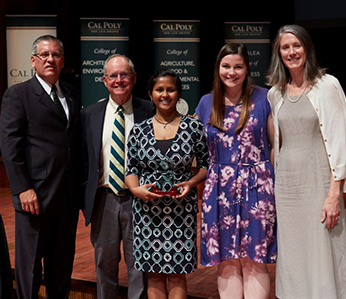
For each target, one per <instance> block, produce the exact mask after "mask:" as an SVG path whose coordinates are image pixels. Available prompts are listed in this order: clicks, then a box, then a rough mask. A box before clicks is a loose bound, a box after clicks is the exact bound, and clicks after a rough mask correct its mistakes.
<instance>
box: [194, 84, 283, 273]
mask: <svg viewBox="0 0 346 299" xmlns="http://www.w3.org/2000/svg"><path fill="white" fill-rule="evenodd" d="M266 94H267V90H266V89H264V88H259V87H256V88H254V90H253V93H252V107H251V109H250V113H249V119H248V121H247V123H246V125H245V127H244V128H243V130H242V131H241V132H240V133H239V134H236V133H235V129H236V127H237V125H238V121H239V115H240V111H241V104H239V105H236V106H226V107H225V116H224V127H225V130H224V131H221V130H219V129H217V128H215V127H212V126H211V125H210V123H209V116H210V112H211V107H212V103H213V96H212V94H208V95H205V96H203V97H202V98H201V100H200V103H199V105H198V107H197V108H196V113H197V115H198V117H199V118H200V119H201V120H202V122H203V123H204V126H205V129H206V137H207V144H208V148H209V156H210V165H209V169H208V174H207V178H206V181H205V188H204V192H203V198H202V221H201V264H202V265H206V266H211V265H217V264H220V263H221V262H223V261H225V260H228V259H237V258H249V259H251V260H253V261H255V262H258V263H273V262H275V261H276V253H277V246H276V211H275V202H274V182H273V178H274V170H273V166H272V164H271V163H270V161H269V149H268V138H267V119H268V115H269V114H270V112H271V110H270V106H269V104H268V101H267V99H266Z"/></svg>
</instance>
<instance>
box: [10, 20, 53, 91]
mask: <svg viewBox="0 0 346 299" xmlns="http://www.w3.org/2000/svg"><path fill="white" fill-rule="evenodd" d="M45 34H50V35H53V36H56V16H52V15H49V16H42V15H40V16H38V15H27V16H22V15H7V16H6V43H7V84H8V87H10V86H11V85H14V84H17V83H20V82H24V81H26V80H28V79H30V78H31V77H32V76H33V75H34V74H35V71H34V69H33V68H32V67H31V62H30V56H31V47H32V44H33V42H34V41H35V39H36V38H38V37H39V36H41V35H45Z"/></svg>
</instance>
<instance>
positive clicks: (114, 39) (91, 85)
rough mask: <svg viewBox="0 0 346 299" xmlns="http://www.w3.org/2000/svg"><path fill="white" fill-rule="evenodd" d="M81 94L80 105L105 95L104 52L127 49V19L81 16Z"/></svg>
mask: <svg viewBox="0 0 346 299" xmlns="http://www.w3.org/2000/svg"><path fill="white" fill-rule="evenodd" d="M80 21H81V96H82V104H83V106H87V105H90V104H92V103H94V102H97V101H98V100H100V99H101V98H104V97H107V96H108V90H107V89H106V87H105V86H104V84H103V80H102V77H103V66H104V62H105V60H106V59H107V57H108V56H111V55H113V54H123V55H126V56H128V52H129V19H114V18H81V19H80Z"/></svg>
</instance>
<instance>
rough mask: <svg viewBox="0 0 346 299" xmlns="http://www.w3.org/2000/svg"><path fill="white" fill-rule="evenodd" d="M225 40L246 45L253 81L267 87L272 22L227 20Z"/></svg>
mask: <svg viewBox="0 0 346 299" xmlns="http://www.w3.org/2000/svg"><path fill="white" fill-rule="evenodd" d="M225 42H226V43H231V42H232V43H241V44H245V45H246V48H247V50H248V54H249V58H250V65H251V77H252V79H253V82H254V83H255V84H257V85H259V86H262V87H266V85H265V82H266V78H265V77H266V73H267V71H268V68H269V63H270V23H269V22H256V23H253V22H248V23H246V22H242V23H238V22H225Z"/></svg>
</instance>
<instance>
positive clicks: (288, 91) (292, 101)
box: [286, 84, 307, 103]
mask: <svg viewBox="0 0 346 299" xmlns="http://www.w3.org/2000/svg"><path fill="white" fill-rule="evenodd" d="M306 87H307V84H305V86H304V89H303V91H302V93H301V94H300V95H299V96H298V98H296V99H295V100H292V99H291V98H290V96H289V95H288V94H289V93H290V84H288V87H287V93H286V95H287V99H288V100H289V101H290V102H291V103H297V102H298V101H299V100H300V98H301V97H302V95H303V94H304V92H305V90H306Z"/></svg>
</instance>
